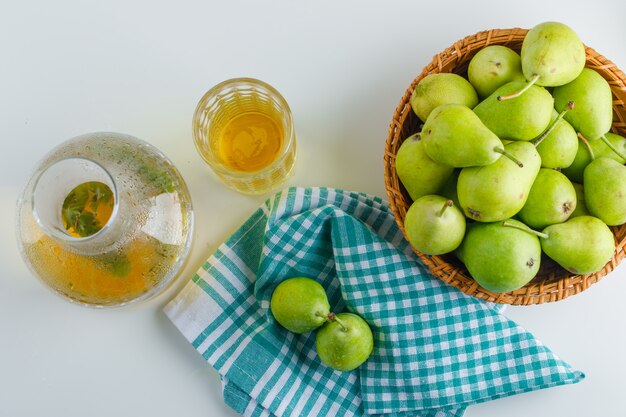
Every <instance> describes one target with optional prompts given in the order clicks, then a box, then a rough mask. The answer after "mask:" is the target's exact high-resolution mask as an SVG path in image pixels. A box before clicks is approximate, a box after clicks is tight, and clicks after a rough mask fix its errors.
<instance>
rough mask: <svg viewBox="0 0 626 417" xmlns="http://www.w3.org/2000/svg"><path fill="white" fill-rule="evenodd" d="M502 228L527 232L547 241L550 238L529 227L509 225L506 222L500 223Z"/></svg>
mask: <svg viewBox="0 0 626 417" xmlns="http://www.w3.org/2000/svg"><path fill="white" fill-rule="evenodd" d="M502 226H506V227H512V228H514V229H518V230H522V231H524V232H527V233H532V234H533V235H537V236H539V237H540V238H542V239H548V238H549V237H550V236H549V235H548V234H546V233H541V232H538V231H536V230H533V229H531V228H530V227H522V226H519V225H517V224H513V223H509V222H507V221H506V220H505V221H503V222H502Z"/></svg>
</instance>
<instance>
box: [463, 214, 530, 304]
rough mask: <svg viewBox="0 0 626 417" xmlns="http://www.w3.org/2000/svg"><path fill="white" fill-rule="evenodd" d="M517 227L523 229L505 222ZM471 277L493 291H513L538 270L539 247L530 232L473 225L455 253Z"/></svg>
mask: <svg viewBox="0 0 626 417" xmlns="http://www.w3.org/2000/svg"><path fill="white" fill-rule="evenodd" d="M507 223H511V224H513V225H515V226H518V227H519V228H526V226H525V225H524V224H523V223H521V222H519V221H517V220H513V219H509V220H507ZM457 252H458V253H459V255H460V257H461V258H462V260H463V262H464V263H465V266H466V267H467V270H468V271H469V273H470V275H471V276H472V278H474V279H475V280H476V282H477V283H478V284H480V286H481V287H483V288H485V289H487V290H489V291H494V292H508V291H514V290H516V289H518V288H521V287H523V286H524V285H526V284H527V283H528V282H530V280H532V279H533V278H534V277H535V275H537V272H538V271H539V265H540V263H541V245H540V243H539V238H537V236H535V235H534V234H532V233H528V232H526V231H523V230H519V229H517V228H514V227H506V226H504V225H503V223H502V222H495V223H476V224H474V225H472V227H468V229H467V233H466V235H465V239H464V240H463V243H462V244H461V247H460V248H459V251H457Z"/></svg>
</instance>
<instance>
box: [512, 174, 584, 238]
mask: <svg viewBox="0 0 626 417" xmlns="http://www.w3.org/2000/svg"><path fill="white" fill-rule="evenodd" d="M576 202H577V201H576V190H575V189H574V186H573V185H572V183H571V182H570V180H569V179H568V178H567V177H566V176H565V175H563V174H561V173H560V172H558V171H555V170H553V169H549V168H541V169H540V170H539V174H537V178H535V182H533V185H532V187H531V188H530V192H529V193H528V199H527V200H526V203H525V204H524V207H522V209H521V210H520V212H519V214H518V215H519V218H520V220H521V221H523V222H524V223H526V224H527V225H528V226H530V227H533V228H535V229H542V228H544V227H546V226H549V225H551V224H555V223H562V222H564V221H565V220H567V219H568V218H569V216H570V215H571V214H572V212H573V211H574V209H575V208H576Z"/></svg>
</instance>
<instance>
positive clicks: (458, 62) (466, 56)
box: [384, 28, 626, 305]
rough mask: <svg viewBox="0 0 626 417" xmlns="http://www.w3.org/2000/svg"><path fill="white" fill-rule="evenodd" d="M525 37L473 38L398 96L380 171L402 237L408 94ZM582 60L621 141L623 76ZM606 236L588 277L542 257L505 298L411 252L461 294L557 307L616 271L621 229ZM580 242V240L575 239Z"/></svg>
mask: <svg viewBox="0 0 626 417" xmlns="http://www.w3.org/2000/svg"><path fill="white" fill-rule="evenodd" d="M527 32H528V30H527V29H521V28H513V29H492V30H486V31H482V32H478V33H476V34H474V35H471V36H467V37H466V38H463V39H461V40H459V41H458V42H455V43H454V44H453V45H452V46H450V47H449V48H447V49H445V50H444V51H443V52H441V53H439V54H437V55H436V56H435V57H433V60H432V61H431V62H430V63H429V64H428V65H427V66H426V67H425V68H424V69H423V71H422V73H421V74H420V75H419V76H418V77H417V78H415V80H413V82H412V83H411V85H410V86H409V88H408V89H407V90H406V92H405V93H404V95H403V96H402V99H401V100H400V104H399V105H398V107H397V108H396V110H395V112H394V115H393V120H392V122H391V124H390V126H389V134H388V136H387V141H386V144H385V155H384V166H385V185H386V189H387V196H388V198H389V203H390V207H391V210H392V211H393V213H394V216H395V219H396V222H397V223H398V226H399V227H400V229H401V230H402V232H403V233H405V230H404V217H405V215H406V212H407V210H408V209H409V207H410V205H411V203H412V202H413V201H412V200H411V198H410V197H409V194H408V193H407V191H406V190H405V188H404V187H403V186H402V184H401V183H400V181H399V179H398V175H397V173H396V164H395V155H396V152H397V150H398V148H399V147H400V145H401V144H402V142H403V141H404V140H405V139H406V138H407V137H409V136H410V135H411V134H413V133H415V132H417V130H418V127H419V124H420V123H422V122H420V120H419V119H418V117H417V116H416V115H415V113H414V112H413V110H412V108H411V104H410V98H411V94H412V93H413V89H414V88H415V86H416V85H417V84H418V83H419V82H420V80H421V79H422V78H424V77H425V76H426V75H428V74H432V73H440V72H453V73H456V74H459V75H462V76H464V77H467V66H468V65H469V61H470V60H471V59H472V57H473V56H474V54H476V53H477V52H478V51H479V50H480V49H482V48H483V47H485V46H488V45H504V46H508V47H509V48H511V49H513V50H515V51H517V52H518V53H519V51H520V49H521V46H522V41H523V40H524V37H525V36H526V33H527ZM586 54H587V63H586V66H587V67H588V68H592V69H594V70H595V71H597V72H598V73H599V74H600V75H602V76H603V77H604V78H605V79H606V80H607V81H608V82H609V85H610V86H611V90H612V92H613V126H612V131H613V132H614V133H617V134H619V135H622V136H626V76H625V75H624V73H623V72H622V71H621V70H620V69H619V68H617V66H616V65H615V64H614V63H613V62H611V61H610V60H608V59H607V58H605V57H604V56H602V55H600V54H599V53H597V52H596V51H595V50H593V49H592V48H589V47H586ZM611 230H612V231H613V234H614V236H615V241H616V246H617V248H616V250H615V253H614V254H613V258H612V259H611V260H610V261H609V262H608V263H607V264H606V265H605V266H604V268H602V269H601V270H600V271H598V272H595V273H593V274H588V275H572V274H571V273H570V272H568V271H566V270H565V269H563V268H562V267H560V266H559V265H558V264H556V263H555V262H554V261H552V260H551V259H550V258H548V257H547V256H545V255H544V256H543V258H542V265H541V269H540V270H539V273H538V274H537V276H536V277H535V278H534V279H533V280H532V281H531V282H530V283H528V284H526V285H525V286H524V287H522V288H520V289H518V290H515V291H511V292H508V293H494V292H491V291H488V290H486V289H484V288H482V287H480V286H479V285H478V284H477V283H476V281H474V279H472V278H471V276H470V275H469V273H468V272H467V269H466V268H465V266H464V265H463V264H462V263H461V262H460V261H458V260H457V259H456V258H455V257H454V255H452V254H447V255H443V256H428V255H424V254H422V253H421V252H419V251H417V250H415V252H416V253H417V254H418V255H419V257H420V258H421V260H422V261H423V262H424V264H425V265H427V266H428V267H429V268H430V270H431V272H432V273H433V274H434V275H435V276H437V277H438V278H440V279H441V280H443V281H445V282H447V283H448V284H450V285H453V286H454V287H456V288H458V289H459V290H461V291H463V292H464V293H466V294H469V295H472V296H474V297H477V298H480V299H483V300H487V301H493V302H497V303H503V304H513V305H529V304H542V303H546V302H554V301H559V300H562V299H564V298H567V297H569V296H572V295H575V294H578V293H580V292H582V291H584V290H586V289H587V288H589V287H590V286H591V285H593V284H595V283H596V282H598V281H600V280H601V279H602V278H603V277H604V276H606V275H607V274H608V273H609V272H611V271H612V270H613V269H615V267H616V266H617V265H618V264H619V263H620V261H621V260H622V259H623V258H624V257H625V256H626V254H625V252H624V246H625V245H626V225H622V226H616V227H612V228H611ZM405 236H406V233H405ZM584 238H585V237H584V236H580V239H584Z"/></svg>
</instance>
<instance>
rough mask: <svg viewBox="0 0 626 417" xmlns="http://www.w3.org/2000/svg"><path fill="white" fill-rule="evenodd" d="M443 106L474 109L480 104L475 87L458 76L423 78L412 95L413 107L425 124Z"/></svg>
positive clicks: (439, 75)
mask: <svg viewBox="0 0 626 417" xmlns="http://www.w3.org/2000/svg"><path fill="white" fill-rule="evenodd" d="M442 104H462V105H464V106H467V107H469V108H473V107H474V106H476V104H478V96H477V95H476V91H475V90H474V87H472V85H471V84H470V83H469V81H467V80H466V79H465V78H463V77H461V76H460V75H457V74H451V73H438V74H429V75H427V76H426V77H424V78H422V79H421V80H420V82H419V83H418V84H417V85H416V86H415V89H414V90H413V93H412V94H411V107H412V108H413V111H414V112H415V114H416V115H417V117H419V118H420V120H422V121H423V122H424V121H426V119H427V118H428V115H429V114H430V112H431V111H433V110H434V109H435V108H437V107H439V106H441V105H442Z"/></svg>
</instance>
